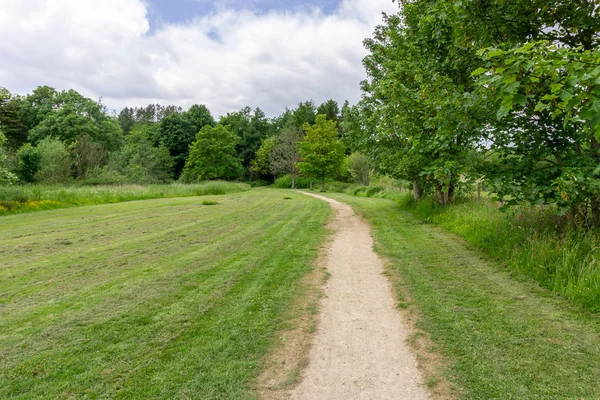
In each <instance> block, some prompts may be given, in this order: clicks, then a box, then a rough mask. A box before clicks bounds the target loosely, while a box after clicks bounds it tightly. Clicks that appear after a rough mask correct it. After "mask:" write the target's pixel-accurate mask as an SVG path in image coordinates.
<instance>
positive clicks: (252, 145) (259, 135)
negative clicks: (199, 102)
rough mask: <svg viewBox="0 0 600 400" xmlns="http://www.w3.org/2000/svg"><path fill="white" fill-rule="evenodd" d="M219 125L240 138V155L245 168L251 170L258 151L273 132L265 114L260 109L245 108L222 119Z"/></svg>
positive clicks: (238, 145)
mask: <svg viewBox="0 0 600 400" xmlns="http://www.w3.org/2000/svg"><path fill="white" fill-rule="evenodd" d="M219 123H220V124H221V125H223V126H227V127H228V128H229V129H230V130H231V131H232V132H233V133H234V134H236V135H237V136H238V138H239V141H238V144H237V147H236V149H237V152H238V155H239V156H240V157H241V158H242V163H243V165H244V168H247V169H250V167H251V164H252V160H254V158H255V155H256V151H257V150H258V149H259V147H260V145H261V143H262V140H263V139H264V138H266V137H267V136H268V135H269V132H270V130H271V127H270V124H269V121H268V120H267V118H266V115H265V113H264V112H263V111H262V110H261V109H260V108H256V109H255V110H252V109H251V108H250V107H244V108H243V109H242V110H240V111H237V112H233V113H228V114H227V115H226V116H224V117H221V119H220V121H219Z"/></svg>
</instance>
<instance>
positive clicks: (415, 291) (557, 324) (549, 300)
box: [328, 194, 600, 400]
mask: <svg viewBox="0 0 600 400" xmlns="http://www.w3.org/2000/svg"><path fill="white" fill-rule="evenodd" d="M328 196H330V197H332V198H335V199H338V200H341V201H344V202H347V203H349V204H351V205H352V206H353V207H354V208H355V209H356V210H357V211H358V212H360V213H362V214H363V215H364V216H365V218H366V219H367V220H369V221H370V222H371V223H372V225H373V227H374V235H375V238H376V240H377V243H378V244H377V248H376V250H377V252H378V253H380V254H381V255H383V256H385V257H386V258H388V259H389V260H390V262H391V268H392V269H393V270H394V271H396V272H397V273H398V275H399V276H400V277H401V281H400V280H397V281H396V289H397V291H398V294H399V298H404V299H405V300H404V303H406V302H407V301H408V302H411V303H410V304H408V306H410V308H411V309H414V310H416V311H415V312H416V313H417V315H418V317H417V319H418V321H417V327H418V328H421V329H423V330H424V331H426V332H428V333H429V335H430V337H431V339H432V341H433V342H434V343H435V346H436V349H437V350H438V351H439V352H440V353H442V355H443V356H444V357H445V359H446V361H447V367H446V368H447V369H446V371H445V373H446V375H447V376H448V379H449V380H450V381H451V382H453V383H454V384H455V385H456V386H458V387H459V388H462V395H461V397H462V398H465V399H561V400H562V399H598V398H600V320H599V319H598V316H597V315H595V314H591V313H587V312H585V311H583V310H582V309H581V308H580V307H576V306H574V305H572V304H571V303H570V302H569V301H568V300H567V299H564V298H562V297H559V296H556V295H553V294H552V293H551V292H550V291H548V290H546V289H544V288H541V287H540V286H539V285H537V284H535V283H534V282H533V281H532V280H531V279H528V278H525V277H524V276H523V275H521V274H516V273H514V272H512V271H511V270H507V269H506V268H505V267H504V266H503V265H501V264H499V263H496V262H494V261H490V260H487V259H486V258H485V257H484V256H483V255H482V253H481V252H480V251H478V250H475V249H473V248H471V247H472V246H470V245H468V244H467V243H466V242H464V241H463V240H462V239H461V238H459V237H458V236H456V235H455V234H452V233H449V232H447V231H444V230H443V229H440V228H438V227H436V226H434V225H430V224H423V223H422V222H421V221H419V220H418V219H416V218H415V217H414V216H413V215H412V214H411V213H409V212H407V211H405V210H403V209H401V208H400V206H399V205H398V204H397V203H395V202H392V201H389V200H384V199H376V198H361V197H353V196H348V195H344V194H328ZM406 306H407V304H404V307H406Z"/></svg>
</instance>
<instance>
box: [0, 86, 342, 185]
mask: <svg viewBox="0 0 600 400" xmlns="http://www.w3.org/2000/svg"><path fill="white" fill-rule="evenodd" d="M346 107H348V104H347V103H346ZM342 118H343V116H342V114H341V111H340V109H339V106H338V103H337V102H336V101H334V100H329V101H327V102H325V103H323V104H321V105H320V106H318V107H317V106H316V105H315V104H314V102H312V101H306V102H302V103H300V104H298V106H297V107H296V108H295V109H285V110H284V112H283V113H282V114H281V115H280V116H278V117H275V118H267V117H266V115H265V113H264V112H263V111H262V110H261V109H260V108H256V109H252V108H250V107H245V108H243V109H241V110H240V111H236V112H230V113H228V114H226V115H224V116H222V117H220V118H219V119H218V120H215V118H214V117H213V116H212V114H211V112H210V111H209V110H208V108H207V107H206V106H204V105H198V104H197V105H193V106H191V107H190V108H189V109H188V110H183V109H182V108H181V107H177V106H173V105H168V106H163V105H160V104H150V105H148V106H145V107H133V108H131V107H126V108H124V109H123V110H121V111H120V113H119V114H118V115H111V114H110V113H109V112H108V111H107V109H106V107H105V106H104V105H103V104H101V102H96V101H93V100H91V99H88V98H86V97H84V96H82V95H81V94H79V93H77V92H76V91H74V90H68V91H62V92H61V91H57V90H55V89H53V88H51V87H48V86H41V87H38V88H37V89H35V90H34V91H33V92H32V93H30V94H27V95H24V96H22V95H16V94H11V93H10V92H9V91H8V90H7V89H5V88H0V149H2V151H1V152H0V183H2V184H13V183H17V182H20V183H35V182H39V183H53V184H61V183H68V182H73V181H80V182H84V183H90V184H113V183H142V184H143V183H163V182H169V181H173V180H181V181H184V182H193V181H198V180H207V179H244V180H251V179H254V180H256V179H270V180H271V179H273V178H274V177H277V176H280V175H284V174H290V175H292V176H293V177H295V176H297V175H298V174H299V173H303V174H304V175H305V176H309V175H310V176H313V175H314V177H315V179H317V178H319V179H322V178H323V176H324V175H323V174H324V173H326V174H327V175H336V174H338V172H339V165H338V164H340V163H339V162H338V161H337V159H335V158H336V157H338V156H337V155H336V156H335V157H333V158H331V160H330V161H332V162H333V164H332V166H333V167H331V168H329V169H327V170H326V171H325V170H324V169H321V170H313V169H311V167H310V166H309V164H310V165H312V164H311V163H307V161H306V160H303V158H302V146H301V142H305V141H306V140H307V139H308V141H309V142H310V140H311V139H310V138H311V132H313V129H320V132H321V133H322V134H323V135H328V138H329V139H328V140H333V141H334V142H335V143H336V146H338V145H339V146H341V144H340V142H339V136H340V134H341V131H340V128H339V124H338V123H339V122H340V121H341V119H342ZM324 121H327V124H328V125H327V129H325V130H323V129H322V128H323V127H324V126H325V125H324V124H325V122H324ZM313 126H314V127H315V128H313ZM307 132H309V135H308V138H307V134H306V133H307ZM313 136H314V135H313ZM306 146H308V144H306V145H305V147H306ZM317 147H318V146H317V145H316V144H313V148H312V149H313V150H314V151H317V150H318V151H321V152H322V151H323V149H318V148H317ZM334 147H335V146H334ZM337 149H338V150H335V151H337V152H338V153H340V156H339V157H342V158H343V156H344V151H343V150H339V149H341V147H338V148H337ZM314 151H313V152H312V153H311V152H309V151H307V150H305V152H304V156H305V157H306V158H307V159H309V158H310V157H313V155H314V154H313V153H314ZM336 154H337V153H336ZM334 159H335V160H334ZM313 161H314V162H315V163H316V162H317V159H316V158H315V159H313ZM320 162H323V160H320ZM334 170H335V171H334Z"/></svg>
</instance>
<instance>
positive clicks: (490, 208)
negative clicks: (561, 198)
mask: <svg viewBox="0 0 600 400" xmlns="http://www.w3.org/2000/svg"><path fill="white" fill-rule="evenodd" d="M331 189H332V190H333V191H337V192H340V193H346V194H350V195H354V196H358V197H375V198H384V199H389V200H393V201H395V202H397V203H398V204H400V205H401V206H402V208H404V209H405V210H409V211H411V212H412V213H413V214H414V215H415V216H416V217H418V218H419V219H421V220H423V221H426V222H431V223H434V224H437V225H439V226H441V227H443V228H444V229H446V230H449V231H451V232H453V233H456V234H458V235H460V236H461V237H462V238H464V239H466V240H467V241H468V242H469V243H471V244H473V245H475V246H477V247H478V248H480V249H481V250H483V251H484V252H485V253H486V254H487V255H489V256H492V257H494V258H495V259H496V260H498V261H499V262H502V263H503V264H506V265H507V266H509V267H510V268H511V269H513V270H514V271H517V272H519V273H520V274H523V275H524V276H528V277H530V278H533V279H535V280H536V281H537V282H538V283H540V284H541V285H542V286H544V287H545V288H547V289H550V290H552V291H553V292H554V293H558V294H560V295H562V296H565V297H566V298H568V299H570V300H571V301H573V303H575V304H577V305H580V306H582V307H584V308H586V309H588V310H590V311H594V312H599V311H600V233H599V232H597V231H590V230H587V229H579V228H573V227H572V226H570V225H569V224H568V221H567V219H566V218H564V217H560V216H558V215H556V212H555V210H554V209H552V207H550V206H543V207H542V206H538V207H533V206H519V207H515V208H513V209H511V210H509V211H507V212H501V211H500V210H499V207H498V205H497V204H495V203H494V202H492V201H491V200H489V199H482V200H462V201H459V202H458V203H457V204H454V205H452V206H448V207H440V206H437V205H436V203H435V202H434V201H433V200H432V199H428V198H426V199H423V200H420V201H414V200H413V199H412V195H411V194H410V193H406V192H404V193H402V192H400V191H399V190H397V189H393V188H383V187H381V186H371V187H364V186H355V185H348V184H341V183H337V184H333V185H331Z"/></svg>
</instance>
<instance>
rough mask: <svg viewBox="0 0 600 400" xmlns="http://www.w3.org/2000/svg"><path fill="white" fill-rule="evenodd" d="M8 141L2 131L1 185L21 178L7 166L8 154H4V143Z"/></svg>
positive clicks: (9, 183) (0, 140) (0, 139)
mask: <svg viewBox="0 0 600 400" xmlns="http://www.w3.org/2000/svg"><path fill="white" fill-rule="evenodd" d="M5 143H6V137H5V136H4V134H3V133H2V131H0V185H12V184H13V183H16V182H17V181H18V179H19V178H17V176H16V175H15V174H13V173H12V172H10V171H9V170H8V169H7V168H6V167H5V166H4V163H5V161H6V156H5V155H4V144H5Z"/></svg>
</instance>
